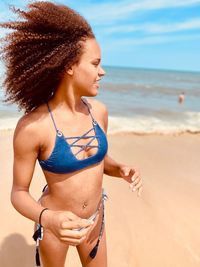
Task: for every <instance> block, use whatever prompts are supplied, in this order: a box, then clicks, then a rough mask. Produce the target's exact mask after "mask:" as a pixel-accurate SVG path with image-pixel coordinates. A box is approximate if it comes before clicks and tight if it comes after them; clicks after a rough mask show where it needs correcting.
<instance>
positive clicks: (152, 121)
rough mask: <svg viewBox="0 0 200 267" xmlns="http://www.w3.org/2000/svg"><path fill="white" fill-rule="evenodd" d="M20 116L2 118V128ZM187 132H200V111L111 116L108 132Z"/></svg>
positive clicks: (14, 122) (12, 124)
mask: <svg viewBox="0 0 200 267" xmlns="http://www.w3.org/2000/svg"><path fill="white" fill-rule="evenodd" d="M182 115H183V114H182ZM19 118H20V116H13V117H6V118H0V130H13V129H14V128H15V127H16V124H17V121H18V120H19ZM185 132H190V133H199V132H200V112H184V116H182V117H181V119H179V120H178V119H175V120H172V119H169V117H168V118H165V119H163V118H158V117H153V116H145V115H138V116H134V117H125V116H109V124H108V134H111V135H112V134H116V133H135V134H153V133H157V134H174V133H177V134H178V133H185Z"/></svg>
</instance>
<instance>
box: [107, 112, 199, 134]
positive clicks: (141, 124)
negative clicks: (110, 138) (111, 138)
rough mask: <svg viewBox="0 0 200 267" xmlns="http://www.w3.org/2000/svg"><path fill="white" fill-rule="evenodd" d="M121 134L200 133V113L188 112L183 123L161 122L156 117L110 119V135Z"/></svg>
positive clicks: (176, 121)
mask: <svg viewBox="0 0 200 267" xmlns="http://www.w3.org/2000/svg"><path fill="white" fill-rule="evenodd" d="M120 132H128V133H137V134H150V133H163V134H168V133H182V132H192V133H196V132H200V112H186V113H185V116H184V120H183V121H179V120H174V121H173V120H161V119H159V118H156V117H149V116H137V117H133V118H131V117H130V118H127V117H114V116H111V117H109V127H108V133H109V134H115V133H120Z"/></svg>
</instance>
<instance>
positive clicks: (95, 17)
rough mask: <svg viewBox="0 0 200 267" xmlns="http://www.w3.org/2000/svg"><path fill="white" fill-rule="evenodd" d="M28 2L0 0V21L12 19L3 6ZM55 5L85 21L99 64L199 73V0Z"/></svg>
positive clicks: (88, 1) (112, 0) (90, 1)
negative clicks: (93, 37)
mask: <svg viewBox="0 0 200 267" xmlns="http://www.w3.org/2000/svg"><path fill="white" fill-rule="evenodd" d="M28 2H30V1H27V0H23V1H22V0H1V2H0V20H1V21H2V20H6V19H8V18H11V17H12V15H11V13H10V11H9V10H8V4H15V6H17V7H24V6H25V5H26V4H27V3H28ZM52 2H54V1H52ZM56 2H58V3H62V4H66V5H69V6H70V7H72V8H74V9H76V10H77V11H78V12H79V13H81V14H82V15H83V16H84V17H85V18H86V19H87V20H88V21H89V23H90V24H91V26H92V28H93V30H94V32H95V34H96V37H97V39H98V41H99V43H100V45H101V48H102V61H103V64H104V65H110V66H131V67H144V68H159V69H175V70H194V71H200V0H119V1H116V0H108V1H105V0H103V1H102V0H101V1H99V0H98V1H95V0H94V1H93V0H84V1H83V0H82V1H81V0H76V1H74V0H59V1H56ZM1 31H2V30H1Z"/></svg>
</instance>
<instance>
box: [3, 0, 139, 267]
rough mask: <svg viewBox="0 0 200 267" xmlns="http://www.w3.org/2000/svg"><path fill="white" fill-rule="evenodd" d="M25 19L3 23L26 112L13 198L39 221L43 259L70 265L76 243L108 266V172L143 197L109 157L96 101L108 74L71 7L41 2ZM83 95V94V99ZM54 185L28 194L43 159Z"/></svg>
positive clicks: (17, 144)
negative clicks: (70, 252)
mask: <svg viewBox="0 0 200 267" xmlns="http://www.w3.org/2000/svg"><path fill="white" fill-rule="evenodd" d="M14 11H15V12H16V13H18V14H19V15H20V16H21V18H22V19H21V20H18V21H15V22H8V23H2V24H1V27H4V28H10V29H12V30H13V31H12V32H11V33H9V34H8V35H7V36H6V39H5V46H4V50H3V53H4V59H5V62H6V66H7V75H6V79H5V87H6V94H7V101H10V102H13V103H17V104H18V106H19V108H21V109H24V110H25V115H24V116H23V117H22V118H21V119H20V120H19V122H18V124H17V127H16V130H15V134H14V177H13V187H12V193H11V201H12V204H13V206H14V207H15V209H16V210H17V211H19V212H20V213H21V214H22V215H23V216H25V217H27V218H29V219H31V220H33V221H34V222H36V232H35V234H34V239H35V240H36V244H37V254H36V262H37V265H40V262H39V260H40V258H39V250H40V255H41V259H42V262H43V266H45V267H63V266H64V264H65V258H66V255H67V250H68V248H69V246H70V245H72V246H76V247H77V250H78V253H79V256H80V259H81V262H82V265H83V266H85V267H93V266H95V267H98V266H99V267H105V266H107V256H106V233H105V226H104V200H105V199H106V195H105V192H104V191H103V190H102V179H103V174H104V173H105V174H107V175H110V176H115V177H121V178H123V179H124V180H125V181H127V182H128V183H130V187H131V188H132V190H133V191H137V192H138V194H140V193H141V191H142V181H141V177H140V174H139V172H138V171H137V170H136V169H135V168H133V167H130V166H126V165H123V164H120V163H117V162H115V161H114V160H113V159H111V158H110V157H109V156H108V154H107V148H108V144H107V139H106V130H107V121H108V114H107V110H106V107H105V106H104V105H103V104H102V103H100V102H98V101H96V100H94V99H92V98H88V99H86V98H85V97H94V96H96V95H97V94H98V89H99V81H100V80H101V78H102V77H103V76H104V75H105V71H104V70H103V69H102V67H101V51H100V47H99V45H98V43H97V41H96V39H95V36H94V34H93V32H92V29H91V27H90V26H89V25H88V23H87V22H86V21H85V19H84V18H83V17H82V16H80V15H79V14H78V13H77V12H75V11H74V10H72V9H70V8H69V7H66V6H62V5H57V4H53V3H51V2H46V1H43V2H34V3H32V4H30V5H29V6H28V9H27V10H26V11H22V10H19V9H14ZM83 96H84V97H83ZM37 160H38V161H39V163H40V165H41V168H42V169H43V172H44V175H45V178H46V181H47V186H46V188H45V189H44V192H43V194H42V196H41V198H40V200H39V201H35V200H34V199H33V198H32V196H31V195H30V194H29V186H30V184H31V180H32V176H33V172H34V168H35V164H36V161H37Z"/></svg>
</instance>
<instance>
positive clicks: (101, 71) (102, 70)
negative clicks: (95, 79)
mask: <svg viewBox="0 0 200 267" xmlns="http://www.w3.org/2000/svg"><path fill="white" fill-rule="evenodd" d="M105 74H106V72H105V70H104V69H103V68H102V67H100V69H99V76H104V75H105Z"/></svg>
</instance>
